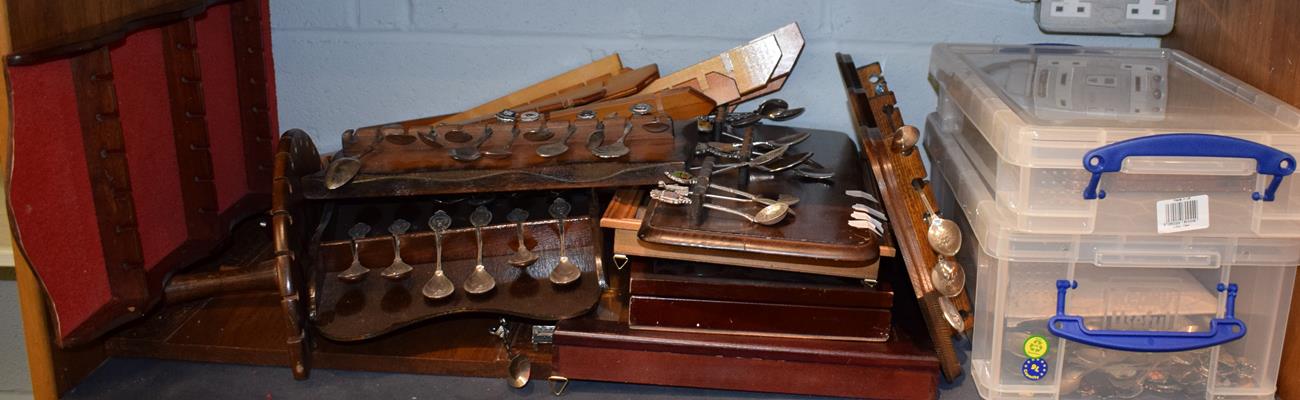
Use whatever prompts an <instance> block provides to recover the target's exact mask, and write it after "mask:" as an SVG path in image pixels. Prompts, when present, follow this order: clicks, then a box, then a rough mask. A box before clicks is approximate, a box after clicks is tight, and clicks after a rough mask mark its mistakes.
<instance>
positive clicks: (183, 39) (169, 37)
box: [161, 19, 222, 241]
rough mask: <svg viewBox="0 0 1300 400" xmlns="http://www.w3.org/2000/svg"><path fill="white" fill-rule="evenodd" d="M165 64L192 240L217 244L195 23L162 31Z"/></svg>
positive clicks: (178, 24)
mask: <svg viewBox="0 0 1300 400" xmlns="http://www.w3.org/2000/svg"><path fill="white" fill-rule="evenodd" d="M162 32H163V35H162V38H163V39H162V43H161V46H163V62H164V63H165V64H166V65H165V67H166V72H167V92H168V96H169V97H170V98H171V116H172V134H173V135H174V136H175V138H176V140H175V142H176V158H177V164H178V165H177V172H178V173H179V174H180V182H181V199H182V202H183V203H184V205H183V207H184V212H185V225H186V228H187V231H188V232H189V238H190V239H191V240H198V241H216V240H218V239H219V238H220V236H221V235H222V233H221V228H222V226H221V218H220V215H218V212H219V209H218V207H217V188H216V185H215V184H214V182H213V170H212V154H211V153H210V152H209V148H210V145H209V141H208V126H207V122H206V120H205V118H206V107H205V105H204V100H203V75H202V74H201V73H200V72H199V71H200V67H199V57H198V54H197V53H196V52H195V51H196V50H197V49H198V35H197V34H196V33H195V31H194V20H193V19H186V20H183V21H180V22H176V23H173V24H171V25H167V26H165V27H163V28H162Z"/></svg>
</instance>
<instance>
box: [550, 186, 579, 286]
mask: <svg viewBox="0 0 1300 400" xmlns="http://www.w3.org/2000/svg"><path fill="white" fill-rule="evenodd" d="M572 209H573V206H571V205H569V202H567V201H564V199H555V202H553V203H551V207H550V208H549V209H547V211H549V212H550V214H551V217H552V218H555V219H556V223H558V224H559V225H560V263H559V264H556V265H555V269H552V270H551V275H550V276H549V277H548V279H550V280H551V283H554V284H556V285H567V284H570V283H573V282H574V281H577V280H578V278H580V277H582V270H579V269H578V266H577V265H573V262H572V261H569V256H568V254H567V253H565V248H564V241H565V240H564V218H566V217H568V216H569V211H571V210H572Z"/></svg>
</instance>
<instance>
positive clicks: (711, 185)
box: [709, 183, 758, 200]
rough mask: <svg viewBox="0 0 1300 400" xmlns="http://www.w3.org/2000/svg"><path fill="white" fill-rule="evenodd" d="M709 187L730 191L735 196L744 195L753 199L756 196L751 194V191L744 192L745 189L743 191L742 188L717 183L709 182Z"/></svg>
mask: <svg viewBox="0 0 1300 400" xmlns="http://www.w3.org/2000/svg"><path fill="white" fill-rule="evenodd" d="M709 188H712V189H716V190H721V191H724V192H727V193H731V194H734V195H737V196H740V197H744V198H746V199H750V200H755V199H757V198H758V196H757V195H755V194H753V193H750V192H746V191H744V190H740V189H735V188H729V187H726V186H722V185H718V184H714V183H710V184H709Z"/></svg>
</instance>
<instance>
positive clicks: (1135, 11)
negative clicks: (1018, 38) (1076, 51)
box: [1034, 0, 1177, 36]
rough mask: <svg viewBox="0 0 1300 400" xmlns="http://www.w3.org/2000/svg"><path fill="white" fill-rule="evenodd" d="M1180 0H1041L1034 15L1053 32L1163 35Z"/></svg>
mask: <svg viewBox="0 0 1300 400" xmlns="http://www.w3.org/2000/svg"><path fill="white" fill-rule="evenodd" d="M1176 3H1177V0H1039V1H1038V4H1037V5H1036V7H1037V12H1035V13H1034V19H1035V20H1037V21H1038V27H1039V29H1042V30H1043V32H1050V33H1091V34H1114V35H1133V36H1162V35H1166V34H1169V32H1171V31H1173V30H1174V7H1175V4H1176Z"/></svg>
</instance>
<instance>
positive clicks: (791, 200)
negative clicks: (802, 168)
mask: <svg viewBox="0 0 1300 400" xmlns="http://www.w3.org/2000/svg"><path fill="white" fill-rule="evenodd" d="M664 176H667V177H668V179H669V180H672V181H673V182H676V183H677V184H680V185H694V184H695V182H696V180H695V176H694V175H691V173H690V172H686V171H673V172H664ZM709 189H714V190H720V191H723V192H727V193H731V194H734V195H737V196H741V197H744V198H746V199H750V200H753V201H757V202H760V203H764V204H769V203H777V202H780V203H785V204H787V205H795V204H796V203H799V198H798V197H795V196H793V195H787V194H784V193H782V194H779V195H777V200H771V199H767V198H764V197H762V196H759V195H756V194H753V193H750V192H746V191H743V190H740V189H735V188H729V187H726V186H722V185H718V184H713V183H710V184H709ZM760 199H761V200H760ZM765 202H766V203H765Z"/></svg>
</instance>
